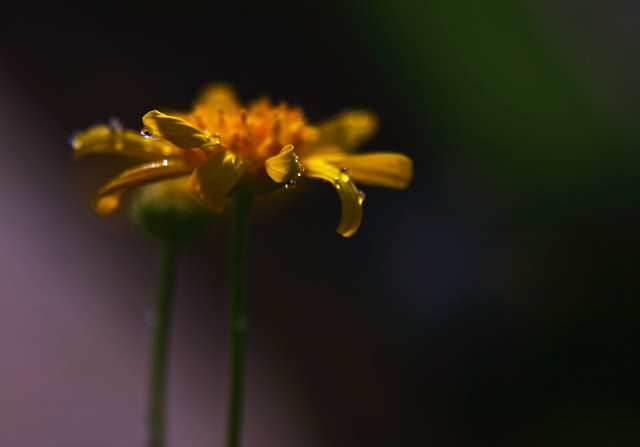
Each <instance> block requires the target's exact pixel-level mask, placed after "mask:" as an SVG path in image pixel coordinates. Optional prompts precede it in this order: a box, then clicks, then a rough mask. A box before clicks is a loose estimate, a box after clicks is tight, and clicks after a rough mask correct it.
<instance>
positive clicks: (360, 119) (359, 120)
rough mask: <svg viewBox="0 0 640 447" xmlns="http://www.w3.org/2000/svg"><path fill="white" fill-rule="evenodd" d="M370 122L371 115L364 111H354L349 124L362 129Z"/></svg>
mask: <svg viewBox="0 0 640 447" xmlns="http://www.w3.org/2000/svg"><path fill="white" fill-rule="evenodd" d="M367 121H369V115H367V112H365V111H364V110H354V111H353V112H351V114H350V115H349V122H350V123H351V125H352V126H354V127H362V126H364V125H365V124H367Z"/></svg>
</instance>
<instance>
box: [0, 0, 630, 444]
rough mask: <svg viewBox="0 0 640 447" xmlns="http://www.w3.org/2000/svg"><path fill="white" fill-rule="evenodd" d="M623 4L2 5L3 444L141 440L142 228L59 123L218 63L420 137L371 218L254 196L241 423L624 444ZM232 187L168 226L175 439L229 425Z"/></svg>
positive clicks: (208, 74)
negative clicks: (397, 185)
mask: <svg viewBox="0 0 640 447" xmlns="http://www.w3.org/2000/svg"><path fill="white" fill-rule="evenodd" d="M639 23H640V7H639V6H638V4H637V2H633V1H630V0H612V1H609V2H597V1H587V2H574V1H568V0H560V1H547V0H476V1H472V0H458V1H451V0H431V1H424V2H414V1H410V0H396V1H393V2H387V1H384V0H373V1H362V0H353V1H347V2H341V1H333V0H332V1H328V2H325V3H323V4H322V5H320V4H314V3H307V2H294V1H286V0H282V1H278V0H276V1H270V2H258V1H254V2H249V1H238V2H213V1H211V2H198V1H191V2H187V1H156V2H144V1H129V2H118V1H109V2H95V3H89V2H78V3H70V2H58V3H55V4H54V3H50V4H45V3H35V2H28V1H22V2H12V3H11V5H10V6H9V5H8V4H7V5H5V6H4V7H3V12H2V14H0V147H1V150H2V161H1V163H0V187H1V188H2V194H0V253H1V254H2V256H0V298H1V299H0V359H1V360H0V446H7V447H9V446H12V447H27V446H29V447H39V446H42V447H45V446H56V447H98V446H99V447H120V446H123V447H129V446H139V445H142V439H143V431H142V422H143V421H144V412H143V409H144V399H145V379H146V374H147V368H146V356H147V344H146V343H147V342H146V340H145V334H146V326H145V324H144V318H143V316H144V314H145V310H146V309H147V307H148V306H149V304H150V302H151V300H152V299H153V296H154V291H155V287H156V277H155V275H156V255H157V253H156V252H157V247H156V246H155V245H154V244H153V243H152V242H151V241H149V240H147V239H145V238H144V237H143V236H142V235H140V234H139V233H137V231H136V230H135V229H134V228H133V227H132V225H131V224H130V223H129V220H128V217H127V212H126V208H127V207H126V206H124V207H123V210H121V211H119V212H118V213H116V214H115V215H113V216H110V217H109V218H106V219H102V218H99V217H97V216H96V215H95V214H94V213H93V212H92V211H91V209H90V207H89V198H90V196H91V195H92V193H93V192H94V191H95V190H96V189H97V188H98V187H99V186H100V185H102V184H103V183H104V182H105V181H106V180H108V179H109V178H110V177H112V176H113V175H114V174H115V173H117V172H118V171H119V170H121V169H122V168H124V167H126V166H130V165H131V163H132V162H131V161H127V160H124V161H123V160H117V159H112V158H110V157H105V158H91V159H87V160H83V161H82V162H79V163H76V162H74V161H72V160H71V156H70V148H69V146H68V144H67V142H66V139H67V135H68V134H69V133H70V132H71V131H72V130H73V129H74V128H85V127H88V126H89V125H91V124H92V123H93V122H94V121H95V120H102V121H106V120H107V119H108V118H109V117H110V116H112V115H117V116H118V117H120V119H121V120H122V121H123V122H124V124H125V126H127V127H132V128H139V127H140V126H141V117H142V116H143V115H144V114H145V113H146V112H148V111H149V110H152V109H156V108H159V107H166V106H168V107H173V108H182V109H188V108H189V106H190V102H191V100H192V99H193V98H194V97H195V95H196V94H197V92H198V90H199V88H200V87H201V86H202V85H203V84H205V83H207V82H209V81H213V80H226V81H229V82H231V83H233V84H234V85H235V86H236V87H237V89H238V91H239V94H240V96H241V97H242V99H243V100H244V101H248V100H251V99H252V98H255V97H256V96H259V95H262V94H269V95H270V96H271V97H272V98H273V99H274V100H275V101H280V100H286V101H288V102H290V103H293V104H300V105H302V106H303V107H304V109H305V113H306V114H307V116H308V118H309V120H310V121H311V122H317V121H319V120H321V119H323V118H326V117H328V116H331V115H332V114H334V113H336V112H338V111H340V110H341V109H344V108H347V107H366V108H371V109H374V110H376V111H377V112H378V113H379V115H380V119H381V128H380V131H379V133H378V135H377V136H376V137H375V138H374V139H373V140H372V141H371V142H370V143H368V144H367V145H365V147H364V148H363V150H366V151H399V152H404V153H406V154H407V155H409V156H410V157H412V158H413V160H414V161H415V179H414V181H413V183H412V184H411V186H410V187H409V189H408V190H406V191H392V190H384V189H377V188H367V189H366V192H367V200H366V203H365V211H364V220H363V225H362V227H361V228H360V230H359V231H358V233H356V235H354V236H353V237H351V238H349V239H344V238H342V237H340V236H339V235H338V234H337V233H336V232H335V227H336V226H337V222H338V220H339V215H340V206H339V200H338V198H337V196H336V194H335V192H334V191H333V190H332V188H331V187H330V186H329V185H328V184H322V183H319V184H318V183H316V182H311V181H302V182H300V184H299V186H298V187H297V188H296V189H295V190H293V191H285V190H282V191H279V192H277V193H275V194H273V195H270V196H263V197H260V198H259V200H257V203H256V207H255V213H254V217H253V220H252V225H251V234H250V245H251V247H250V255H249V296H248V304H247V305H248V314H249V329H248V335H247V337H248V339H247V343H248V347H247V359H248V360H247V367H248V369H249V372H248V377H247V392H246V417H245V431H244V441H245V442H244V445H245V446H260V447H262V446H274V447H275V446H278V447H283V446H312V447H315V446H317V447H321V446H341V447H342V446H345V447H347V446H366V447H378V446H380V447H381V446H400V445H402V446H422V445H424V446H427V445H429V446H485V445H486V446H613V445H615V446H636V445H640V400H639V399H640V395H639V391H640V386H639V383H638V376H637V370H638V368H639V367H640V357H639V348H640V340H639V336H640V333H639V330H638V325H637V321H638V318H639V317H640V302H639V300H638V296H637V295H638V291H640V271H639V267H640V257H639V255H638V253H639V250H640V236H639V233H638V227H639V223H640V213H639V211H640V207H639V204H640V176H639V175H638V174H639V172H640V169H639V168H640V151H639V150H638V148H639V147H640V129H639V128H638V126H637V123H638V120H639V119H640V109H639V108H638V104H639V101H640V87H639V86H638V79H639V76H638V74H639V71H640V62H639V61H640V59H639V58H638V54H639V53H638V50H639V49H640V48H639V47H640V31H639V30H640V27H638V24H639ZM228 217H229V216H228V213H227V214H222V215H220V216H218V217H217V218H215V219H213V221H212V224H211V226H210V228H209V229H208V230H207V232H206V233H205V234H204V235H203V236H202V238H200V239H199V240H198V241H197V242H194V243H191V244H189V245H188V246H187V247H185V248H184V250H183V253H182V255H183V256H182V258H181V263H180V272H179V279H178V284H177V302H176V308H175V312H176V317H175V325H174V331H173V345H172V357H171V368H170V374H171V376H170V377H171V385H170V397H169V398H170V401H169V405H170V407H171V409H170V414H169V417H170V426H169V446H175V447H183V446H184V447H187V446H188V447H205V446H219V445H222V434H221V432H222V427H223V422H222V421H223V417H224V415H223V412H224V386H225V380H226V379H225V361H226V360H225V347H224V343H225V338H226V326H225V324H226V310H225V308H226V305H225V297H226V290H227V282H226V273H227V270H226V269H227V265H226V260H227V239H228V226H229V224H228Z"/></svg>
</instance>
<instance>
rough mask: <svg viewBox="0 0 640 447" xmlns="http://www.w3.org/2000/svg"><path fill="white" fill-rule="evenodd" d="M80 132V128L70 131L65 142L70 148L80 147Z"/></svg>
mask: <svg viewBox="0 0 640 447" xmlns="http://www.w3.org/2000/svg"><path fill="white" fill-rule="evenodd" d="M81 133H82V131H81V130H80V129H74V131H73V132H71V135H69V137H67V142H68V143H69V144H70V145H71V147H72V148H74V149H79V148H80V146H81V144H80V142H79V141H78V137H79V136H80V134H81Z"/></svg>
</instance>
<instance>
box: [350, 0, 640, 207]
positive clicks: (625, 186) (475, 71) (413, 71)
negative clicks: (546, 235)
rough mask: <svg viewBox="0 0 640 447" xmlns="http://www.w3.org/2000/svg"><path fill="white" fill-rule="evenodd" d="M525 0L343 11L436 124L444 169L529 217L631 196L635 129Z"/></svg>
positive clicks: (361, 6)
mask: <svg viewBox="0 0 640 447" xmlns="http://www.w3.org/2000/svg"><path fill="white" fill-rule="evenodd" d="M525 6H526V5H525V4H524V3H523V2H520V1H511V0H497V1H486V0H485V1H477V0H476V1H473V0H461V1H447V0H432V1H425V2H416V1H411V0H399V1H393V2H388V1H384V0H374V1H371V2H362V1H355V2H351V3H348V6H347V9H348V11H349V13H350V14H351V16H352V17H353V18H354V21H355V22H356V23H357V24H358V26H359V27H361V31H362V33H363V35H365V36H367V38H368V39H370V42H368V43H370V45H371V48H372V51H374V53H375V56H376V57H377V58H378V60H379V62H380V63H381V64H382V65H384V66H385V67H386V68H387V73H388V76H390V77H391V80H392V82H393V83H394V84H396V85H397V86H399V88H400V89H401V90H402V91H403V93H404V95H405V98H406V100H407V101H408V103H409V104H410V105H411V107H412V108H413V111H414V113H415V114H416V115H417V116H418V117H419V119H421V120H424V126H425V129H426V128H427V127H428V126H429V127H431V128H434V129H437V130H436V131H433V132H429V133H428V138H430V139H432V140H433V141H434V143H435V149H436V150H437V152H438V153H439V157H440V159H441V160H442V162H444V164H445V166H449V167H452V168H453V169H461V170H463V171H464V172H465V176H471V177H472V178H473V177H475V178H477V179H479V180H480V181H481V182H483V183H485V184H488V185H489V186H490V188H495V189H497V191H498V192H499V193H500V194H501V195H502V196H503V197H505V198H506V199H507V200H509V201H510V202H512V205H515V208H514V209H517V210H519V211H520V212H522V213H524V214H532V213H533V214H544V215H548V214H551V215H557V214H558V213H559V214H564V213H571V212H589V211H593V210H594V209H601V208H603V207H610V206H619V205H624V204H626V203H628V202H629V201H633V200H635V198H636V197H638V193H639V192H640V178H639V176H638V175H637V172H638V166H639V162H640V156H639V153H638V146H639V145H638V142H639V135H638V134H633V133H632V132H629V130H628V129H629V128H630V126H627V125H626V123H624V121H625V118H626V117H624V116H618V115H617V112H616V111H615V110H614V111H610V110H608V109H606V108H605V107H603V106H602V105H601V104H600V102H599V101H598V97H599V94H598V92H596V91H593V90H592V88H593V87H589V86H588V83H587V82H585V80H584V79H581V78H580V76H579V75H578V73H576V72H575V70H572V68H571V67H570V66H569V64H567V63H566V61H565V60H563V58H562V55H561V52H560V51H559V50H558V48H554V47H553V46H552V45H551V44H550V40H549V39H548V38H547V37H545V36H544V33H543V32H542V29H541V28H540V26H539V24H538V23H536V20H535V18H534V17H532V14H531V10H530V9H528V8H526V7H525ZM596 87H597V86H596ZM603 88H604V86H603ZM624 129H627V130H626V131H625V130H624Z"/></svg>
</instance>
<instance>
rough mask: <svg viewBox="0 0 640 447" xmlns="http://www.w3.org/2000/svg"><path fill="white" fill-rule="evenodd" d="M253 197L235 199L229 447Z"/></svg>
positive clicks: (235, 414)
mask: <svg viewBox="0 0 640 447" xmlns="http://www.w3.org/2000/svg"><path fill="white" fill-rule="evenodd" d="M252 198H253V196H244V195H239V196H237V197H236V200H235V202H236V203H235V206H236V210H235V212H236V215H235V231H234V235H233V251H232V260H231V297H230V301H229V317H230V318H229V320H230V321H229V396H228V403H227V404H228V407H227V440H226V444H225V445H226V447H238V445H239V440H240V422H241V414H242V380H243V363H244V362H243V360H244V354H243V339H244V331H245V326H246V322H245V318H244V309H243V303H242V298H243V296H244V277H245V254H246V251H247V247H246V238H245V235H246V229H247V220H248V217H249V208H250V207H251V199H252Z"/></svg>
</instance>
